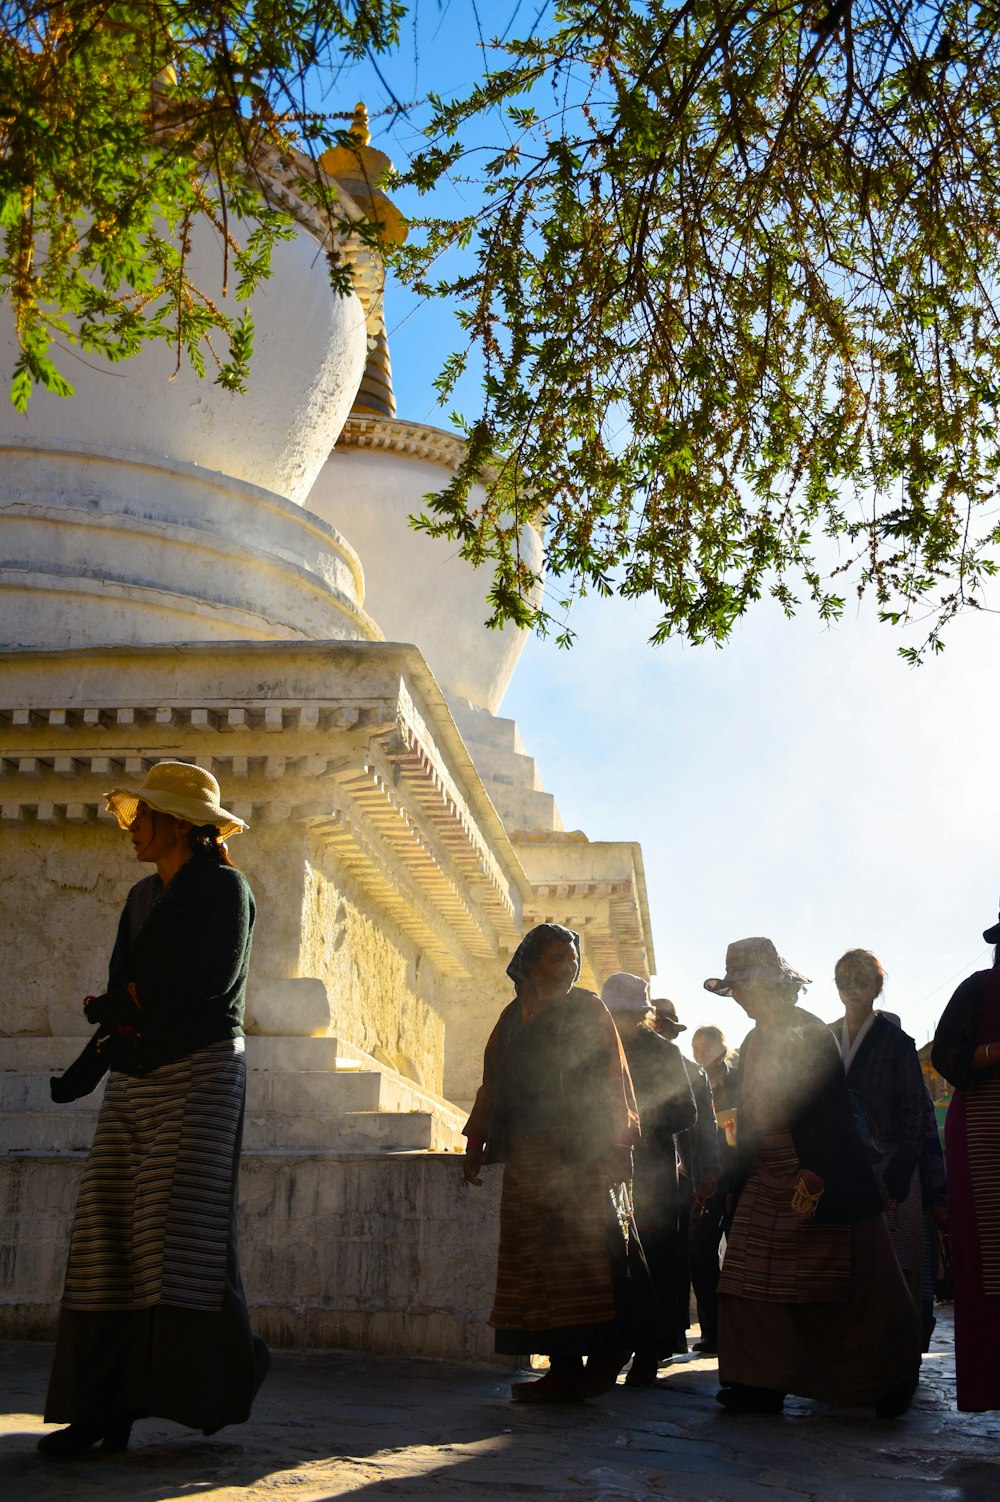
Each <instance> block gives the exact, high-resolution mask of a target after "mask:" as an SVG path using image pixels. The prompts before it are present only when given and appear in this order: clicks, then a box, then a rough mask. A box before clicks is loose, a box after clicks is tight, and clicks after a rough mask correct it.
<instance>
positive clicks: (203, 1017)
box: [52, 857, 255, 1100]
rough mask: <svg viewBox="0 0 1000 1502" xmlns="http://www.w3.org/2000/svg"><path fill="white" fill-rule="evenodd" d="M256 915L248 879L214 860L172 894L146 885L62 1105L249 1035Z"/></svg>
mask: <svg viewBox="0 0 1000 1502" xmlns="http://www.w3.org/2000/svg"><path fill="white" fill-rule="evenodd" d="M254 916H255V906H254V900H253V893H252V892H251V890H250V887H249V884H248V883H247V880H246V877H245V876H244V875H243V874H242V872H240V871H237V870H235V869H234V868H233V867H232V866H226V865H222V864H219V863H217V862H215V861H214V860H207V859H202V858H199V857H195V858H193V859H192V860H189V861H186V862H185V863H184V865H183V866H182V867H181V868H180V870H179V871H178V872H177V874H176V876H175V877H174V878H173V880H172V881H171V882H170V883H169V884H168V885H167V886H166V888H164V887H163V886H162V884H161V882H160V878H159V877H158V876H156V875H153V876H147V877H144V879H143V880H142V881H140V882H137V883H136V885H135V886H134V887H133V888H132V890H131V891H130V892H129V894H128V898H127V899H126V902H125V908H124V910H123V912H122V915H121V920H120V922H119V924H118V937H117V939H116V941H115V947H114V950H113V952H112V955H111V963H110V966H109V969H108V990H107V992H106V993H105V994H104V995H103V996H100V997H96V998H95V999H94V1001H93V1002H92V1003H91V1004H90V1005H89V1006H88V1008H87V1014H88V1016H89V1017H90V1018H91V1020H92V1021H96V1022H98V1024H99V1025H98V1030H97V1033H95V1035H94V1037H93V1038H92V1039H91V1040H90V1042H89V1043H88V1045H87V1047H86V1048H85V1049H84V1051H83V1053H82V1054H81V1055H80V1057H79V1059H77V1060H76V1062H75V1063H74V1064H72V1065H71V1066H70V1068H69V1069H68V1070H67V1071H66V1073H65V1074H64V1075H63V1076H62V1077H61V1079H57V1080H55V1081H54V1082H53V1088H52V1094H53V1099H56V1100H73V1099H76V1098H77V1097H78V1096H80V1095H85V1094H88V1093H89V1091H90V1090H93V1089H94V1088H95V1087H96V1086H97V1085H98V1084H99V1082H100V1080H101V1079H102V1078H103V1076H104V1074H105V1073H106V1072H107V1070H108V1069H109V1068H111V1069H119V1070H121V1071H122V1072H123V1073H125V1074H130V1075H145V1074H149V1073H150V1071H151V1070H153V1069H158V1068H160V1066H161V1065H163V1064H170V1063H173V1062H174V1061H175V1060H177V1059H182V1058H186V1057H187V1055H188V1054H192V1053H195V1052H197V1050H198V1049H200V1048H207V1047H208V1045H209V1044H211V1043H218V1042H221V1041H222V1040H223V1039H226V1038H238V1037H241V1036H242V1034H243V1013H244V1007H245V1004H246V983H247V972H248V969H249V963H250V946H251V941H252V931H253V923H254ZM130 988H131V989H130ZM132 991H134V998H133V995H132V994H131V992H132Z"/></svg>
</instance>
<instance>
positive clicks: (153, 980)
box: [38, 761, 269, 1457]
mask: <svg viewBox="0 0 1000 1502" xmlns="http://www.w3.org/2000/svg"><path fill="white" fill-rule="evenodd" d="M106 797H107V806H108V809H109V810H110V811H111V812H112V813H114V814H115V815H116V817H117V819H118V823H119V825H120V826H121V828H122V829H125V830H127V831H128V833H129V836H130V838H131V841H132V845H133V848H134V850H135V855H136V859H137V860H140V861H148V862H150V863H151V864H153V865H155V866H156V873H155V874H154V875H150V876H147V877H145V878H144V879H143V880H142V881H140V882H138V883H137V884H136V885H135V886H134V887H133V888H132V890H131V891H130V892H129V894H128V899H127V901H126V903H125V909H124V911H123V913H122V917H121V922H120V924H119V927H118V937H117V941H116V943H115V946H114V950H113V952H112V955H111V963H110V967H109V973H108V990H107V991H106V993H105V994H104V995H102V996H96V997H93V996H90V997H87V998H86V1001H85V1003H84V1011H85V1013H86V1016H87V1018H88V1020H89V1021H90V1022H92V1023H95V1024H96V1025H97V1033H96V1035H95V1037H94V1039H93V1040H92V1041H91V1043H90V1044H89V1045H88V1047H87V1049H86V1050H85V1051H84V1055H83V1056H81V1059H80V1060H78V1061H77V1064H76V1065H74V1066H72V1067H71V1069H70V1070H68V1071H67V1073H66V1074H65V1075H64V1076H62V1077H61V1079H59V1080H55V1081H53V1096H54V1097H55V1098H56V1099H73V1098H75V1097H76V1096H78V1095H81V1094H85V1093H87V1091H89V1090H91V1089H93V1088H94V1085H95V1084H96V1083H97V1082H98V1080H99V1079H100V1078H101V1077H102V1076H103V1074H104V1073H105V1071H106V1070H107V1069H108V1067H109V1065H110V1070H111V1073H110V1076H109V1079H108V1084H107V1088H106V1091H105V1095H104V1100H103V1102H102V1105H101V1110H100V1114H99V1116H98V1120H97V1129H96V1133H95V1137H94V1145H93V1147H92V1149H91V1153H90V1159H89V1161H88V1164H87V1168H86V1170H85V1172H84V1176H83V1181H82V1184H81V1187H80V1195H79V1199H78V1202H77V1208H76V1216H75V1219H74V1224H73V1234H72V1239H71V1242H70V1251H69V1261H68V1266H67V1271H66V1285H65V1291H64V1294H63V1302H62V1307H61V1310H60V1317H59V1330H58V1335H57V1338H56V1349H55V1358H54V1362H53V1369H52V1376H51V1379H50V1382H49V1392H48V1399H47V1402H46V1408H45V1418H46V1422H48V1423H67V1422H68V1425H69V1427H68V1428H65V1429H60V1430H57V1431H55V1432H53V1433H51V1434H46V1435H44V1436H43V1438H42V1439H41V1440H40V1441H39V1446H38V1447H39V1449H40V1450H41V1451H42V1452H43V1453H44V1454H47V1455H52V1456H60V1457H70V1456H74V1455H81V1454H83V1453H84V1452H85V1451H86V1450H89V1449H90V1448H91V1447H92V1446H93V1445H95V1444H97V1443H99V1442H100V1443H101V1444H102V1446H103V1448H104V1449H106V1450H123V1449H125V1447H126V1446H127V1444H128V1440H129V1434H130V1430H131V1426H132V1422H133V1420H135V1419H137V1418H145V1417H151V1416H154V1415H155V1416H156V1417H159V1418H169V1419H174V1420H176V1421H177V1422H179V1423H182V1424H185V1425H187V1426H188V1427H191V1428H197V1429H202V1430H204V1432H205V1433H212V1432H214V1431H215V1430H216V1429H220V1428H221V1427H222V1426H223V1425H224V1424H232V1423H241V1422H243V1421H245V1420H246V1419H247V1418H248V1417H249V1415H250V1407H251V1404H252V1401H253V1397H254V1394H255V1392H256V1390H257V1388H258V1387H259V1386H260V1383H261V1381H263V1378H264V1375H265V1373H266V1370H267V1365H268V1362H269V1358H268V1354H267V1348H266V1347H265V1346H264V1344H263V1342H262V1341H260V1340H259V1339H258V1338H257V1337H255V1336H253V1335H252V1333H251V1330H250V1323H249V1318H248V1315H247V1307H246V1301H245V1299H244V1296H243V1288H242V1284H241V1282H240V1273H239V1261H238V1258H237V1251H236V1216H235V1212H236V1193H235V1190H236V1177H237V1170H238V1166H239V1155H240V1141H241V1135H242V1123H243V1099H244V1086H245V1062H244V1053H243V1048H244V1043H243V1010H244V1002H245V996H246V981H247V969H248V965H249V959H250V943H251V935H252V930H253V922H254V901H253V895H252V893H251V891H250V887H249V885H248V883H247V881H246V879H245V877H244V876H243V875H242V874H241V872H239V871H237V870H236V868H235V867H234V866H233V865H232V863H231V861H230V859H229V855H228V852H227V850H226V845H225V840H226V838H227V837H228V836H229V835H232V834H236V833H237V832H239V831H240V830H242V829H245V828H246V826H245V824H244V823H243V821H242V819H239V818H237V817H236V816H235V815H234V814H231V813H229V812H228V811H227V810H226V809H224V808H223V807H222V806H221V802H220V792H219V785H218V783H217V782H216V780H215V778H214V777H213V776H212V774H211V773H210V772H206V771H205V770H204V769H203V768H201V767H196V766H191V765H189V764H188V763H186V762H178V761H162V762H159V763H158V764H157V765H156V766H155V767H153V768H152V769H151V770H150V772H149V773H148V774H147V776H146V778H145V781H144V782H143V783H142V785H141V787H138V788H112V790H111V791H110V792H109V793H108V794H107V795H106Z"/></svg>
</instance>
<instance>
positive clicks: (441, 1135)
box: [0, 1092, 463, 1156]
mask: <svg viewBox="0 0 1000 1502" xmlns="http://www.w3.org/2000/svg"><path fill="white" fill-rule="evenodd" d="M93 1099H94V1101H95V1108H94V1109H92V1110H90V1111H80V1110H78V1109H76V1108H75V1107H63V1108H62V1109H61V1110H60V1109H57V1108H56V1107H52V1108H51V1109H50V1110H48V1111H18V1112H16V1113H13V1114H10V1115H5V1116H4V1117H3V1119H2V1120H0V1155H4V1154H6V1155H11V1154H20V1153H25V1154H30V1155H31V1156H35V1155H38V1154H47V1153H60V1154H61V1153H81V1152H87V1151H88V1150H89V1148H90V1145H91V1143H92V1141H93V1138H94V1126H95V1123H96V1120H97V1110H96V1102H97V1101H98V1100H99V1099H100V1092H96V1093H95V1095H94V1097H93ZM243 1141H244V1147H245V1149H246V1151H247V1152H254V1151H261V1150H266V1149H281V1150H282V1151H287V1152H330V1153H355V1152H364V1153H379V1152H418V1151H424V1152H427V1151H433V1152H454V1151H458V1150H459V1149H460V1148H461V1146H462V1145H463V1139H462V1138H461V1137H460V1136H459V1134H458V1132H457V1131H455V1130H454V1129H453V1128H451V1127H450V1126H449V1125H448V1124H447V1123H443V1122H440V1121H438V1120H436V1119H435V1117H434V1116H433V1115H432V1113H431V1112H430V1111H341V1112H339V1113H338V1114H337V1115H336V1116H330V1117H321V1116H284V1115H277V1114H271V1115H267V1116H253V1115H251V1114H249V1113H248V1114H247V1117H246V1122H245V1126H244V1135H243Z"/></svg>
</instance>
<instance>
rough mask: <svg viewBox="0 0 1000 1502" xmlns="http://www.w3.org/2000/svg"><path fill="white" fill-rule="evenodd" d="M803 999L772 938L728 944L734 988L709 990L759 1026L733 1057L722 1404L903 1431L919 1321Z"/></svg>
mask: <svg viewBox="0 0 1000 1502" xmlns="http://www.w3.org/2000/svg"><path fill="white" fill-rule="evenodd" d="M808 984H809V982H808V980H807V979H806V977H805V976H804V975H800V974H799V973H798V971H797V970H793V969H792V967H791V966H790V965H789V964H788V962H787V961H786V960H783V959H782V957H781V956H780V955H779V953H778V951H777V949H776V948H775V946H774V944H773V943H772V941H771V940H770V939H766V938H751V939H738V940H737V941H736V942H735V943H733V944H730V945H729V948H728V950H727V952H726V974H725V976H723V977H721V978H711V979H709V980H706V982H705V988H706V990H709V991H711V992H712V993H713V994H714V995H716V996H731V997H732V998H733V999H734V1000H735V1001H737V1002H738V1003H739V1005H740V1006H741V1007H742V1008H743V1010H744V1011H745V1012H746V1013H747V1015H748V1016H749V1017H750V1018H752V1020H753V1022H754V1023H755V1027H754V1030H753V1032H751V1033H750V1035H749V1037H748V1038H747V1040H746V1042H745V1043H744V1044H743V1047H742V1048H741V1049H740V1063H739V1074H740V1079H739V1107H738V1115H737V1122H736V1134H737V1135H736V1151H737V1165H736V1171H735V1182H734V1186H733V1187H734V1196H735V1202H736V1203H735V1210H734V1213H733V1218H732V1224H731V1226H730V1228H729V1233H728V1244H727V1247H726V1255H725V1260H724V1262H723V1264H722V1274H721V1277H720V1278H719V1290H718V1292H719V1377H720V1380H721V1383H722V1387H721V1390H720V1392H719V1393H718V1394H717V1398H718V1401H719V1402H720V1403H721V1404H722V1405H723V1407H724V1408H726V1409H728V1410H729V1411H730V1412H732V1413H778V1412H780V1410H781V1407H782V1405H783V1403H784V1399H785V1395H786V1393H795V1394H798V1396H800V1397H806V1398H818V1399H819V1400H820V1401H822V1402H827V1403H844V1404H848V1405H852V1404H853V1405H859V1406H860V1405H867V1404H872V1405H874V1408H875V1412H876V1413H877V1414H878V1415H879V1417H881V1418H896V1417H899V1416H900V1415H901V1414H903V1413H905V1411H906V1410H907V1408H909V1406H910V1403H911V1401H912V1399H913V1394H914V1391H915V1390H916V1386H917V1379H918V1375H919V1370H920V1332H919V1321H918V1316H917V1309H916V1305H915V1304H914V1302H913V1300H912V1298H911V1297H910V1294H909V1291H908V1289H907V1287H906V1284H905V1282H904V1281H903V1275H902V1273H901V1271H900V1268H899V1263H898V1262H897V1261H896V1257H895V1253H894V1252H893V1250H892V1245H891V1243H890V1241H889V1233H888V1230H887V1229H886V1224H885V1217H884V1215H883V1214H882V1195H881V1193H880V1191H879V1188H878V1185H877V1183H876V1182H875V1176H874V1174H873V1173H872V1170H871V1167H870V1165H869V1162H868V1157H867V1155H866V1153H865V1149H864V1145H863V1143H862V1140H861V1137H860V1135H859V1133H858V1129H857V1127H856V1126H855V1123H854V1116H853V1113H852V1110H851V1103H850V1098H849V1096H848V1093H847V1083H846V1080H845V1078H844V1069H843V1064H842V1062H841V1057H840V1050H839V1049H838V1048H837V1045H836V1043H835V1042H834V1040H833V1038H832V1036H831V1034H830V1030H829V1028H828V1027H827V1025H826V1023H824V1022H821V1021H820V1020H819V1018H818V1017H814V1016H812V1014H811V1013H809V1012H807V1011H805V1010H804V1009H803V1008H801V1007H799V1006H798V1005H797V998H798V993H799V991H800V990H801V989H802V987H803V986H807V985H808Z"/></svg>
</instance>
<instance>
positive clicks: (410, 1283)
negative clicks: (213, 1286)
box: [0, 1076, 501, 1495]
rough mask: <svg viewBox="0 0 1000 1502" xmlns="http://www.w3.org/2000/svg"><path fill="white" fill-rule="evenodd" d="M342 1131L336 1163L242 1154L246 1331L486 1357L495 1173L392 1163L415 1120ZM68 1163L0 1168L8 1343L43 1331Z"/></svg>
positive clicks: (425, 1121)
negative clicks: (474, 1177) (474, 1178)
mask: <svg viewBox="0 0 1000 1502" xmlns="http://www.w3.org/2000/svg"><path fill="white" fill-rule="evenodd" d="M302 1078H305V1077H304V1076H303V1077H302ZM288 1120H292V1118H288ZM349 1121H350V1118H349V1116H348V1117H341V1118H340V1123H339V1125H338V1132H339V1133H340V1134H341V1135H343V1134H346V1133H347V1132H348V1131H349V1130H354V1131H356V1132H357V1134H358V1145H356V1146H355V1148H354V1150H353V1151H351V1150H350V1149H348V1152H347V1153H346V1154H345V1153H340V1154H338V1153H334V1152H300V1153H297V1152H295V1151H293V1150H292V1149H290V1148H285V1149H284V1150H280V1151H266V1150H262V1151H248V1152H246V1153H244V1156H243V1161H242V1167H241V1172H240V1245H241V1260H242V1267H243V1277H244V1281H245V1284H246V1288H247V1294H248V1297H249V1299H250V1302H251V1307H252V1309H253V1317H254V1321H255V1323H256V1325H257V1327H258V1328H259V1329H260V1331H261V1333H262V1334H263V1335H264V1336H265V1337H266V1338H267V1340H268V1341H270V1342H271V1343H272V1344H274V1345H275V1346H283V1347H288V1346H293V1347H299V1348H305V1349H315V1348H324V1349H325V1348H330V1347H340V1348H347V1349H351V1350H356V1351H379V1352H383V1353H393V1352H407V1353H418V1354H421V1355H427V1356H437V1357H447V1358H451V1359H457V1360H463V1361H469V1360H487V1359H489V1357H490V1355H491V1351H492V1336H491V1333H490V1331H489V1330H488V1328H487V1326H486V1316H487V1314H488V1312H489V1308H490V1303H491V1301H492V1296H493V1278H494V1270H495V1267H496V1247H497V1239H498V1234H499V1232H498V1221H499V1203H500V1179H501V1170H500V1169H499V1168H498V1167H493V1168H489V1169H487V1170H486V1171H485V1174H484V1178H485V1182H484V1184H483V1185H482V1187H481V1188H478V1189H475V1190H471V1189H468V1188H467V1187H466V1186H465V1184H464V1182H463V1179H462V1173H461V1165H460V1161H459V1159H458V1157H457V1156H456V1155H455V1154H454V1153H448V1152H441V1153H433V1152H421V1151H413V1152H407V1151H403V1150H400V1144H401V1145H402V1147H403V1148H405V1147H407V1146H410V1147H413V1146H415V1147H417V1148H420V1147H426V1146H427V1145H428V1144H427V1141H426V1138H427V1137H428V1136H429V1135H430V1132H431V1130H432V1117H431V1115H430V1113H429V1112H416V1111H409V1112H406V1113H392V1112H384V1113H380V1112H377V1111H375V1112H370V1113H366V1112H360V1113H358V1114H357V1116H356V1117H355V1118H354V1125H353V1128H352V1127H351V1126H350V1125H347V1124H345V1123H349ZM286 1125H287V1122H286ZM378 1132H381V1135H382V1140H381V1141H380V1140H379V1139H378V1136H377V1135H376V1133H378ZM406 1132H410V1133H412V1134H413V1135H412V1136H411V1138H410V1141H409V1142H407V1141H406V1137H405V1135H403V1134H404V1133H406ZM287 1135H290V1132H288V1131H286V1136H287ZM416 1137H423V1138H424V1140H423V1141H414V1138H416ZM394 1144H396V1145H395V1146H394ZM83 1163H84V1156H83V1154H82V1153H77V1154H70V1153H64V1154H53V1155H51V1156H50V1157H47V1158H46V1157H43V1156H41V1155H38V1154H31V1155H29V1154H24V1155H21V1154H17V1153H8V1154H7V1155H6V1156H2V1155H0V1334H2V1335H4V1336H6V1337H8V1338H21V1337H29V1338H31V1339H37V1338H43V1339H48V1338H51V1336H52V1334H53V1333H54V1330H55V1322H56V1314H57V1306H58V1302H59V1297H60V1294H61V1292H62V1280H63V1271H64V1268H65V1262H66V1250H67V1247H68V1246H69V1238H70V1229H71V1224H72V1214H73V1206H74V1203H75V1199H76V1191H77V1185H78V1182H79V1177H80V1174H81V1173H82V1171H83ZM0 1495H2V1493H0Z"/></svg>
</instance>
